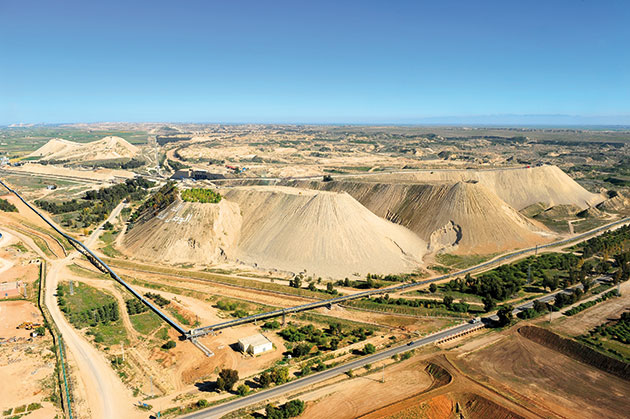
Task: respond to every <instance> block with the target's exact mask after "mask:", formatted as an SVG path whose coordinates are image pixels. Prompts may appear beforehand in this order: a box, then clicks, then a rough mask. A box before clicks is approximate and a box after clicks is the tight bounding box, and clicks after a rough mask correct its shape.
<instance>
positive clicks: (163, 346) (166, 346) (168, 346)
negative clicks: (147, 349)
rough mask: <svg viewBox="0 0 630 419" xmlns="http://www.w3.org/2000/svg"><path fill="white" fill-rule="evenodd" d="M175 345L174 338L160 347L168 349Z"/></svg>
mask: <svg viewBox="0 0 630 419" xmlns="http://www.w3.org/2000/svg"><path fill="white" fill-rule="evenodd" d="M175 346H177V343H175V341H174V340H169V341H168V342H166V343H165V344H164V345H162V349H166V350H167V351H168V350H169V349H173V348H174V347H175Z"/></svg>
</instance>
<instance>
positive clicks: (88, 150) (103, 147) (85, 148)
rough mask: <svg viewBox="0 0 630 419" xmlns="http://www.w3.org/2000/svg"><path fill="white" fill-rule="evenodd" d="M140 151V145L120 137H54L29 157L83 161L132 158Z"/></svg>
mask: <svg viewBox="0 0 630 419" xmlns="http://www.w3.org/2000/svg"><path fill="white" fill-rule="evenodd" d="M139 152H140V150H139V149H138V147H136V146H134V145H132V144H129V143H128V142H127V141H126V140H125V139H123V138H120V137H105V138H102V139H100V140H97V141H92V142H90V143H75V142H73V141H68V140H64V139H61V138H53V139H52V140H50V141H48V142H47V143H46V144H44V145H43V146H42V147H40V148H39V149H37V150H36V151H34V152H32V153H31V154H29V155H28V157H40V160H64V161H70V162H82V161H97V160H113V159H123V158H132V157H134V156H136V155H137V154H138V153H139Z"/></svg>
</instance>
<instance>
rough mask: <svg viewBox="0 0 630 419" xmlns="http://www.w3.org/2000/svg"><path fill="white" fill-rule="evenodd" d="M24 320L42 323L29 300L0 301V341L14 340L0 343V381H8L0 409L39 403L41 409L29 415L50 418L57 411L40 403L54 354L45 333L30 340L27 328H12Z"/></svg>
mask: <svg viewBox="0 0 630 419" xmlns="http://www.w3.org/2000/svg"><path fill="white" fill-rule="evenodd" d="M24 321H32V322H34V323H40V324H41V323H43V318H42V316H41V313H40V312H39V310H38V309H37V307H36V306H35V305H34V304H33V303H31V302H28V301H3V302H0V340H3V339H10V338H15V339H16V341H14V342H7V343H4V344H0V380H1V381H2V382H3V383H11V385H4V386H3V387H2V391H0V410H1V411H5V410H7V409H9V408H17V407H19V406H22V405H24V404H29V403H42V405H43V408H42V409H39V410H37V411H35V412H34V413H32V414H30V415H29V417H33V418H50V417H53V416H54V415H55V414H57V413H58V410H57V409H56V408H55V406H54V405H52V404H51V403H47V402H43V399H44V398H45V397H47V396H48V395H49V394H50V392H51V390H52V386H54V385H55V384H54V379H53V378H52V377H53V375H54V365H55V357H54V354H53V353H52V352H51V351H50V347H51V346H52V338H51V337H50V336H49V335H46V336H43V337H36V338H33V339H31V338H30V331H28V330H24V329H17V328H16V327H17V326H18V325H19V324H20V323H22V322H24ZM25 377H27V379H25ZM44 383H46V384H44Z"/></svg>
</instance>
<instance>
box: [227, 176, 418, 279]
mask: <svg viewBox="0 0 630 419" xmlns="http://www.w3.org/2000/svg"><path fill="white" fill-rule="evenodd" d="M222 193H223V194H224V195H225V197H226V199H228V200H230V201H234V202H236V203H238V205H239V206H240V208H241V212H242V215H243V226H242V230H241V238H240V241H239V249H238V257H239V259H240V260H242V261H245V262H247V263H252V264H254V263H255V264H257V265H258V266H260V267H265V268H278V269H283V270H289V271H293V272H300V271H302V270H304V269H306V271H307V274H309V275H310V274H315V275H322V276H337V277H339V276H350V275H352V274H353V273H359V274H365V273H368V272H371V273H398V272H405V271H411V270H413V269H414V268H416V267H418V266H419V264H420V261H421V258H422V255H423V254H424V253H425V251H426V243H425V242H423V241H422V240H421V239H419V238H418V237H417V236H416V235H414V234H413V233H412V232H411V231H409V230H407V229H406V228H404V227H402V226H399V225H396V224H394V223H391V222H388V221H386V220H383V219H382V218H379V217H377V216H376V215H374V214H373V213H371V212H370V211H369V210H368V209H366V208H365V207H363V206H362V205H361V204H360V203H359V202H357V201H356V200H355V199H353V198H352V197H351V196H350V195H348V194H345V193H341V194H339V193H330V192H321V191H314V190H305V189H304V190H300V189H294V188H286V187H265V186H263V187H242V188H234V189H229V190H225V191H222Z"/></svg>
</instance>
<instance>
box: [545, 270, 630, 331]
mask: <svg viewBox="0 0 630 419" xmlns="http://www.w3.org/2000/svg"><path fill="white" fill-rule="evenodd" d="M628 307H630V282H628V281H626V282H624V283H623V284H621V297H619V298H612V299H610V300H606V301H605V302H602V303H599V304H597V305H595V306H594V307H591V308H587V309H586V310H584V311H582V312H580V313H578V314H576V315H574V316H571V317H567V316H562V318H560V319H559V320H557V321H554V322H553V323H552V330H554V331H556V332H558V333H561V334H565V335H569V336H577V335H581V334H584V333H586V332H588V331H589V330H591V329H592V328H594V327H595V326H599V325H600V324H602V323H605V322H606V321H607V320H608V319H611V318H619V316H620V315H621V313H623V312H624V311H627V310H628ZM541 322H544V319H543V320H541Z"/></svg>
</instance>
